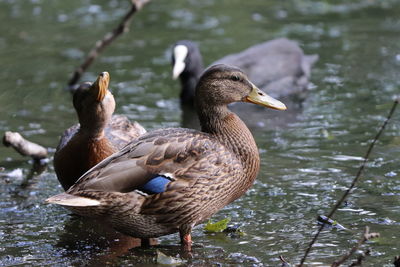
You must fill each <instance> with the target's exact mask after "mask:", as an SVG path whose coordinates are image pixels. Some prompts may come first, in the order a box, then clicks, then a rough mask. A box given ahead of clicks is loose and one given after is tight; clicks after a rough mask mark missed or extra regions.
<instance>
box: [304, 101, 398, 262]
mask: <svg viewBox="0 0 400 267" xmlns="http://www.w3.org/2000/svg"><path fill="white" fill-rule="evenodd" d="M399 100H400V99H395V100H394V102H393V106H392V108H391V109H390V112H389V115H388V116H387V118H386V120H385V121H384V122H383V124H382V126H381V128H380V129H379V131H378V133H377V134H376V136H375V138H374V139H373V141H372V143H371V144H370V146H369V147H368V150H367V152H366V154H365V156H364V161H363V163H362V164H361V166H360V168H359V169H358V172H357V174H356V177H355V178H354V180H353V182H352V183H351V185H350V187H349V188H348V189H347V190H346V192H345V193H344V194H343V196H342V197H341V198H340V199H339V200H338V201H337V202H336V205H335V206H334V207H333V209H332V210H331V212H330V213H329V215H328V218H332V216H333V214H334V213H335V212H336V211H337V209H338V208H339V207H340V206H341V205H342V203H343V201H344V200H345V199H346V198H347V197H348V195H349V194H350V193H351V190H352V189H353V188H354V186H355V185H356V183H357V182H358V180H360V177H361V173H362V172H363V170H364V168H365V166H366V164H367V162H368V159H369V156H370V154H371V151H372V149H373V148H374V146H375V143H376V142H377V141H378V139H379V137H380V136H381V134H382V132H383V130H384V129H385V127H386V125H387V124H388V122H389V120H390V119H391V118H392V115H393V113H394V111H395V110H396V107H397V105H398V103H399ZM324 226H325V223H322V225H321V226H320V227H319V229H318V231H317V233H316V234H315V235H314V237H313V239H312V240H311V242H310V244H309V245H308V247H307V249H306V252H305V253H304V256H303V258H302V259H301V261H300V264H299V266H300V267H301V266H303V264H304V262H305V260H306V259H307V256H308V254H309V253H310V251H311V248H312V246H313V245H314V243H315V242H316V241H317V239H318V236H319V234H320V233H321V231H322V229H323V228H324Z"/></svg>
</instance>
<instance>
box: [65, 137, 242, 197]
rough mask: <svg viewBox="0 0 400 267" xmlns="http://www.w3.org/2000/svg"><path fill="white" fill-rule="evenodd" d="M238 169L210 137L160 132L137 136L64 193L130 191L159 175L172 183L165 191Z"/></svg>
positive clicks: (218, 144) (224, 150)
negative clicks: (136, 138)
mask: <svg viewBox="0 0 400 267" xmlns="http://www.w3.org/2000/svg"><path fill="white" fill-rule="evenodd" d="M240 166H241V165H240V164H239V161H238V160H237V158H236V156H234V154H233V153H231V152H230V151H229V150H227V149H226V148H225V147H224V146H223V145H221V144H220V143H219V142H218V141H217V140H216V139H215V138H214V137H212V136H210V135H207V134H204V133H202V132H198V131H194V130H188V129H162V130H159V131H154V132H151V133H148V134H146V135H144V136H142V137H140V138H139V139H138V140H137V141H134V142H132V143H130V144H129V145H127V146H126V147H125V148H124V149H122V150H121V151H120V152H117V153H115V154H113V155H112V156H110V157H108V158H106V159H105V160H103V161H102V162H100V163H99V164H98V165H96V166H95V167H93V168H92V169H91V170H89V171H88V172H87V173H86V174H84V175H83V176H82V177H81V178H80V179H79V180H78V181H77V182H76V184H75V185H74V186H73V187H71V189H70V190H68V193H73V192H77V191H82V190H84V191H88V190H89V191H90V190H93V191H108V192H122V193H124V192H130V191H133V190H135V189H140V187H141V186H143V185H145V184H146V183H147V182H149V181H150V180H151V179H153V178H155V177H157V176H160V175H162V176H165V177H167V178H168V179H170V180H172V182H171V183H169V184H168V186H167V188H166V191H168V190H174V188H175V189H176V188H177V187H185V186H189V185H190V184H192V183H195V182H196V181H195V180H196V179H202V178H206V179H212V178H213V177H218V175H219V174H220V172H221V171H226V173H229V171H234V170H231V169H235V168H236V169H237V170H238V171H241V169H240ZM227 168H229V169H230V170H229V171H228V170H225V169H227ZM234 172H235V171H234Z"/></svg>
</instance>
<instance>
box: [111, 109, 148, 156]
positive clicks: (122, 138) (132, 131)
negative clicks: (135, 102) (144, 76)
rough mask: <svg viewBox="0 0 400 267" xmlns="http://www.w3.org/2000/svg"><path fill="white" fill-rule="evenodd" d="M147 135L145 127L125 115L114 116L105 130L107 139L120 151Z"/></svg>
mask: <svg viewBox="0 0 400 267" xmlns="http://www.w3.org/2000/svg"><path fill="white" fill-rule="evenodd" d="M145 133H146V130H145V129H144V128H143V126H141V125H140V124H139V123H138V122H136V121H134V122H131V121H130V120H129V119H128V118H127V117H126V116H123V115H113V116H112V117H111V121H110V123H109V124H108V125H107V127H106V128H105V134H106V136H107V139H108V140H109V141H110V142H111V144H112V145H113V146H114V147H115V148H117V149H118V150H121V149H122V148H123V147H124V146H126V145H127V144H128V143H129V142H132V141H133V140H134V139H136V138H138V137H139V136H141V135H143V134H145Z"/></svg>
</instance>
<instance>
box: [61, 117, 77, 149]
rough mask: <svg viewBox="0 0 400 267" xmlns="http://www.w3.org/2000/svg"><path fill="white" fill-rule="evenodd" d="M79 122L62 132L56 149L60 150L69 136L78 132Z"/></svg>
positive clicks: (68, 139)
mask: <svg viewBox="0 0 400 267" xmlns="http://www.w3.org/2000/svg"><path fill="white" fill-rule="evenodd" d="M79 127H80V125H79V123H77V124H74V125H73V126H71V127H69V128H68V129H67V130H65V131H64V132H63V134H62V135H61V138H60V142H59V143H58V146H57V148H56V151H59V150H61V149H62V148H63V147H65V146H66V145H67V144H68V142H69V141H70V140H71V138H72V137H73V136H74V135H75V134H76V133H77V132H78V130H79Z"/></svg>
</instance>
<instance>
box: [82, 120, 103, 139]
mask: <svg viewBox="0 0 400 267" xmlns="http://www.w3.org/2000/svg"><path fill="white" fill-rule="evenodd" d="M104 128H105V125H85V124H84V125H82V124H81V125H80V128H79V132H78V134H79V135H80V136H81V137H83V138H85V139H87V140H88V141H94V142H95V141H98V140H101V139H103V138H105V133H104Z"/></svg>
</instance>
